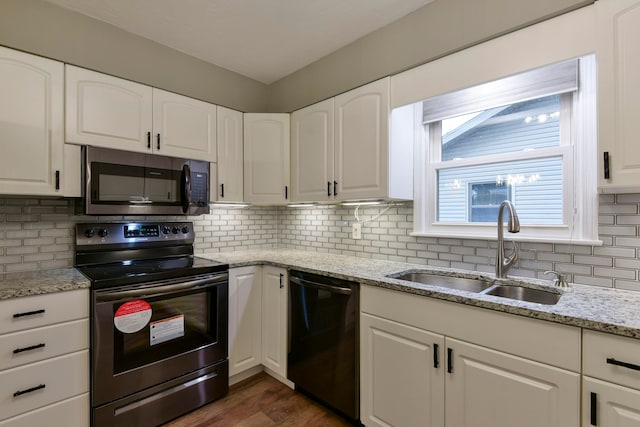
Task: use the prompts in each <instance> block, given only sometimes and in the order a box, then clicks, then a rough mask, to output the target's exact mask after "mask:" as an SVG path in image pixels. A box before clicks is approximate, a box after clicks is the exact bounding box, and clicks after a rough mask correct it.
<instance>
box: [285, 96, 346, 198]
mask: <svg viewBox="0 0 640 427" xmlns="http://www.w3.org/2000/svg"><path fill="white" fill-rule="evenodd" d="M333 119H334V108H333V99H328V100H326V101H322V102H319V103H317V104H314V105H311V106H309V107H306V108H303V109H301V110H298V111H295V112H293V113H292V114H291V157H292V158H291V174H292V182H291V187H292V188H291V193H292V199H293V200H294V201H296V202H309V201H324V200H333V199H334V195H333V193H334V190H337V188H335V185H334V179H333V164H334V163H333V151H334V145H333V137H334V134H333Z"/></svg>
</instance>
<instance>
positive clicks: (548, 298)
mask: <svg viewBox="0 0 640 427" xmlns="http://www.w3.org/2000/svg"><path fill="white" fill-rule="evenodd" d="M484 294H485V295H493V296H496V297H502V298H509V299H513V300H518V301H526V302H536V303H538V304H546V305H553V304H556V303H557V302H558V300H560V297H561V296H562V295H561V294H556V293H554V292H549V291H543V290H540V289H533V288H527V287H524V286H515V285H496V286H494V287H492V288H491V289H489V290H488V291H486V292H484Z"/></svg>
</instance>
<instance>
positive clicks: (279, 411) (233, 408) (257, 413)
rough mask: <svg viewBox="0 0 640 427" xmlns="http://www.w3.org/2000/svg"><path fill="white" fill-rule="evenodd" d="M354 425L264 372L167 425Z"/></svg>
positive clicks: (251, 426)
mask: <svg viewBox="0 0 640 427" xmlns="http://www.w3.org/2000/svg"><path fill="white" fill-rule="evenodd" d="M207 426H216V427H218V426H219V427H225V426H242V427H262V426H304V427H316V426H318V427H321V426H350V424H349V423H347V422H346V421H345V420H343V419H342V418H340V417H338V416H337V415H335V414H333V413H332V412H330V411H329V410H328V409H325V408H324V407H323V406H320V405H319V404H317V403H315V402H314V401H312V400H310V399H308V398H307V397H305V396H303V395H302V394H300V393H297V392H295V391H293V390H291V389H290V388H289V387H287V386H286V385H284V384H282V383H281V382H279V381H277V380H276V379H274V378H272V377H270V376H269V375H267V374H265V373H264V372H261V373H259V374H257V375H254V376H253V377H251V378H248V379H246V380H244V381H242V382H240V383H238V384H234V385H233V386H231V387H230V389H229V394H228V395H227V396H226V397H224V398H222V399H220V400H217V401H215V402H213V403H211V404H209V405H206V406H203V407H202V408H199V409H197V410H195V411H193V412H191V413H189V414H187V415H185V416H183V417H180V418H178V419H176V420H174V421H172V422H170V423H168V424H165V425H164V426H163V427H207Z"/></svg>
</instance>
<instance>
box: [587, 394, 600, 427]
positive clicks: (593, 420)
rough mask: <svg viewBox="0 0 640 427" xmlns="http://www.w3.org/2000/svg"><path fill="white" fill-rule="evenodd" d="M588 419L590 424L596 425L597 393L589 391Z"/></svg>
mask: <svg viewBox="0 0 640 427" xmlns="http://www.w3.org/2000/svg"><path fill="white" fill-rule="evenodd" d="M589 412H590V414H589V415H590V417H589V418H590V421H591V425H592V426H597V425H598V395H597V394H596V393H594V392H591V408H590V411H589Z"/></svg>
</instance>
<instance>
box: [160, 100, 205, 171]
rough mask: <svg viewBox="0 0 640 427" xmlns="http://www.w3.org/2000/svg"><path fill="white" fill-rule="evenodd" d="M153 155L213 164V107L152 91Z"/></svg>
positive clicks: (197, 101)
mask: <svg viewBox="0 0 640 427" xmlns="http://www.w3.org/2000/svg"><path fill="white" fill-rule="evenodd" d="M151 145H152V148H153V151H154V153H157V154H162V155H165V156H173V157H182V158H185V159H195V160H204V161H207V162H215V161H216V106H215V105H213V104H209V103H207V102H202V101H199V100H197V99H193V98H188V97H186V96H182V95H177V94H175V93H171V92H166V91H164V90H160V89H153V141H152V144H151Z"/></svg>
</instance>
